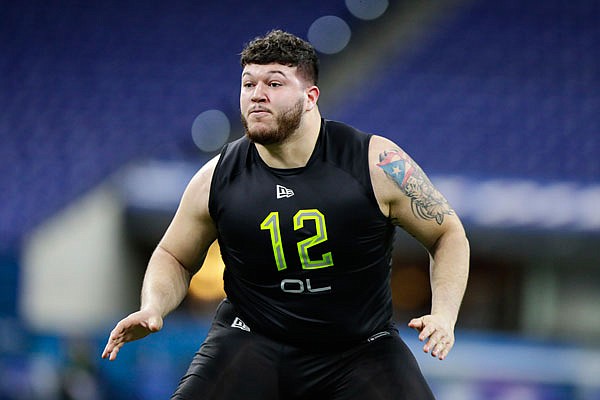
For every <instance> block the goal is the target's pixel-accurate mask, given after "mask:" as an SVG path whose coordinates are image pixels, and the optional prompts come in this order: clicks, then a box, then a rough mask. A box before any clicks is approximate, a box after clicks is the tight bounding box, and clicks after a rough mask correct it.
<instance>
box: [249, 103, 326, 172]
mask: <svg viewBox="0 0 600 400" xmlns="http://www.w3.org/2000/svg"><path fill="white" fill-rule="evenodd" d="M320 130H321V114H320V113H319V111H318V109H316V108H315V109H314V110H312V111H310V112H308V113H306V114H305V115H304V117H303V119H302V122H301V123H300V126H299V127H298V129H297V130H296V131H295V132H294V133H293V134H292V135H291V136H290V137H289V138H288V139H287V140H286V141H285V142H283V143H276V144H271V145H261V144H258V143H256V144H255V146H256V150H257V151H258V154H259V155H260V158H262V160H263V161H264V162H265V164H267V165H268V166H269V167H271V168H284V169H285V168H299V167H304V166H306V164H307V163H308V160H309V159H310V156H311V155H312V153H313V150H314V148H315V145H316V143H317V139H318V138H319V132H320Z"/></svg>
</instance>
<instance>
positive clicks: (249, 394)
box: [171, 300, 434, 400]
mask: <svg viewBox="0 0 600 400" xmlns="http://www.w3.org/2000/svg"><path fill="white" fill-rule="evenodd" d="M433 398H434V396H433V394H432V393H431V390H430V389H429V386H428V385H427V382H426V381H425V378H424V377H423V375H422V374H421V371H420V369H419V366H418V365H417V362H416V360H415V358H414V356H413V355H412V353H411V352H410V350H409V349H408V347H407V346H406V345H405V344H404V342H403V341H402V339H400V337H399V336H398V333H397V332H396V331H395V330H393V329H392V330H386V331H382V332H378V333H376V334H375V335H373V336H372V337H371V338H370V339H369V340H367V341H365V342H364V343H360V344H358V345H356V346H354V347H352V348H350V349H346V350H342V351H311V350H308V349H304V348H302V349H300V348H297V347H293V346H289V345H286V344H282V343H280V342H276V341H273V340H271V339H269V338H267V337H265V336H263V335H259V334H256V333H253V332H250V331H249V328H248V327H247V326H246V325H245V324H244V323H243V321H241V320H240V319H239V318H238V317H237V316H236V315H235V311H234V310H233V306H232V305H231V304H230V303H229V302H228V301H227V300H225V301H224V302H223V303H221V305H220V306H219V308H218V309H217V312H216V316H215V319H214V320H213V323H212V326H211V329H210V331H209V333H208V336H207V338H206V340H205V341H204V343H203V344H202V346H201V347H200V350H199V351H198V352H197V353H196V355H195V356H194V359H193V360H192V363H191V365H190V367H189V369H188V371H187V373H186V374H185V375H184V376H183V378H182V379H181V381H180V383H179V386H178V388H177V390H176V392H175V394H173V396H172V397H171V399H178V400H183V399H185V400H198V399H202V400H213V399H214V400H217V399H218V400H234V399H236V400H237V399H240V400H241V399H243V400H300V399H311V400H314V399H324V400H325V399H327V400H370V399H373V400H375V399H377V400H380V399H381V400H392V399H394V400H398V399H411V400H420V399H433Z"/></svg>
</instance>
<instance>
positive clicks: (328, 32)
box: [308, 15, 352, 54]
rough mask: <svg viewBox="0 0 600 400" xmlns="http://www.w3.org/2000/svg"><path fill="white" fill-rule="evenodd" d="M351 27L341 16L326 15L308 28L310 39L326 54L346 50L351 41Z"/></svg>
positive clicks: (318, 49) (316, 47)
mask: <svg viewBox="0 0 600 400" xmlns="http://www.w3.org/2000/svg"><path fill="white" fill-rule="evenodd" d="M351 35H352V32H351V31H350V27H349V26H348V24H347V23H346V21H344V20H343V19H341V18H340V17H336V16H334V15H326V16H324V17H321V18H319V19H317V20H315V22H313V23H312V24H311V26H310V28H309V29H308V40H309V41H310V42H311V43H312V45H313V46H314V47H315V49H317V51H319V52H321V53H324V54H335V53H339V52H340V51H342V50H344V48H345V47H346V46H347V45H348V43H349V42H350V36H351Z"/></svg>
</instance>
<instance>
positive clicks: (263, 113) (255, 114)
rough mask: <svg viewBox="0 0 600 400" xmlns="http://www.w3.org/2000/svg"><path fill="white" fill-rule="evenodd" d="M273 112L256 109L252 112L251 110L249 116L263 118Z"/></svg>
mask: <svg viewBox="0 0 600 400" xmlns="http://www.w3.org/2000/svg"><path fill="white" fill-rule="evenodd" d="M270 113H271V111H269V110H267V109H265V108H254V109H252V110H250V111H249V112H248V115H249V116H250V115H254V116H262V115H266V114H270Z"/></svg>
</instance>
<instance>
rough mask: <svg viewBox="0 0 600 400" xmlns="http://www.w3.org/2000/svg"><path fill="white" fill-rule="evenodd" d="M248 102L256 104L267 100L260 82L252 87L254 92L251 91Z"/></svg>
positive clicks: (262, 84) (263, 86)
mask: <svg viewBox="0 0 600 400" xmlns="http://www.w3.org/2000/svg"><path fill="white" fill-rule="evenodd" d="M250 100H252V101H253V102H256V103H260V102H264V101H266V100H267V96H266V92H265V85H264V83H262V82H259V83H257V84H256V86H254V90H253V91H252V96H251V97H250Z"/></svg>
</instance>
